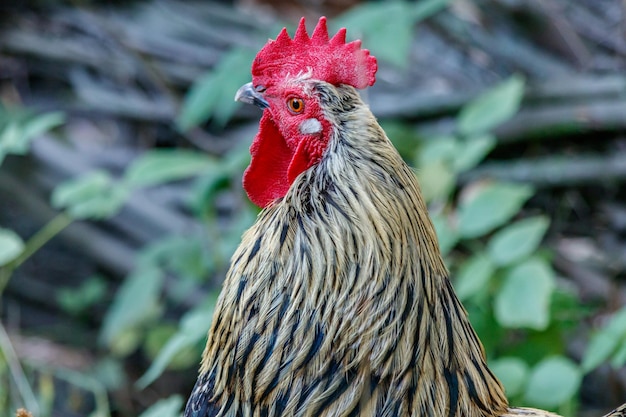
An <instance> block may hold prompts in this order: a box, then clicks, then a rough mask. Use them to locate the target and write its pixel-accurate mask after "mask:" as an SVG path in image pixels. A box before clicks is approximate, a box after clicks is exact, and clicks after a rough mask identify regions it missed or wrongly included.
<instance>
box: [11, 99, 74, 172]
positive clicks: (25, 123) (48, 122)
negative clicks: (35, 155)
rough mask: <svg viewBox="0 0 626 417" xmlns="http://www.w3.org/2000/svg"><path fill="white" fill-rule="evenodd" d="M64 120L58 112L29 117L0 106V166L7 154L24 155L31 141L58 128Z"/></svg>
mask: <svg viewBox="0 0 626 417" xmlns="http://www.w3.org/2000/svg"><path fill="white" fill-rule="evenodd" d="M64 120H65V116H64V115H63V113H59V112H55V113H44V114H38V115H31V114H30V113H29V112H26V111H23V110H22V111H16V110H14V111H8V110H6V109H5V108H3V107H2V106H0V165H2V161H3V160H4V158H5V157H6V156H7V155H9V154H14V155H24V154H26V153H27V152H28V150H29V149H30V143H31V141H32V140H33V139H35V138H36V137H37V136H39V135H41V134H43V133H45V132H47V131H49V130H51V129H53V128H55V127H57V126H60V125H61V124H62V123H63V122H64Z"/></svg>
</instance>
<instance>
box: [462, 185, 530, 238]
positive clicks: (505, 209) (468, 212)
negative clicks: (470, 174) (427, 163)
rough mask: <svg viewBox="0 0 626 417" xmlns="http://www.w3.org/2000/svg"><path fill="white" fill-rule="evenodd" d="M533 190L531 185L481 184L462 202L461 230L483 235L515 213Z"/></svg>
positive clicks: (471, 235)
mask: <svg viewBox="0 0 626 417" xmlns="http://www.w3.org/2000/svg"><path fill="white" fill-rule="evenodd" d="M532 194H533V189H532V188H531V187H530V186H528V185H521V184H513V183H504V182H494V183H489V184H486V185H484V186H482V187H481V188H480V189H479V190H477V191H476V192H475V193H474V194H473V195H472V196H471V198H468V199H466V200H464V201H461V203H460V205H459V233H460V234H461V236H462V237H465V238H474V237H478V236H482V235H484V234H486V233H488V232H490V231H491V230H493V229H495V228H496V227H498V226H501V225H502V224H504V223H506V222H507V221H508V220H509V219H511V217H513V216H514V215H515V214H517V212H518V211H519V210H520V208H521V207H522V206H523V205H524V203H525V202H526V200H528V199H529V198H530V197H531V196H532Z"/></svg>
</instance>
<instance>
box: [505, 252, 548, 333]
mask: <svg viewBox="0 0 626 417" xmlns="http://www.w3.org/2000/svg"><path fill="white" fill-rule="evenodd" d="M553 290H554V273H553V272H552V269H551V268H550V266H549V265H547V264H546V263H545V262H544V261H543V260H540V259H536V258H531V259H528V260H526V261H524V262H523V263H521V264H519V265H516V266H514V267H512V268H510V269H509V270H508V271H507V273H506V274H505V277H504V283H503V285H502V287H501V288H500V290H499V291H498V293H497V294H496V298H495V306H494V313H495V316H496V319H497V320H498V323H500V325H502V326H504V327H510V328H519V327H527V328H531V329H535V330H544V329H546V328H547V327H548V325H549V324H550V297H551V295H552V291H553Z"/></svg>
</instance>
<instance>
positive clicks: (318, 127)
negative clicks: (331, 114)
mask: <svg viewBox="0 0 626 417" xmlns="http://www.w3.org/2000/svg"><path fill="white" fill-rule="evenodd" d="M321 131H322V124H321V123H320V121H319V120H317V119H315V118H311V119H306V120H305V121H304V122H302V123H300V133H302V134H303V135H312V134H314V133H320V132H321Z"/></svg>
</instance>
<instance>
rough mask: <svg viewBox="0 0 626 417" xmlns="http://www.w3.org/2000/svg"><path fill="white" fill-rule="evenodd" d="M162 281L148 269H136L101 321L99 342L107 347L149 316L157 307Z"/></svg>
mask: <svg viewBox="0 0 626 417" xmlns="http://www.w3.org/2000/svg"><path fill="white" fill-rule="evenodd" d="M163 281H164V276H163V273H162V272H161V271H160V270H159V269H158V268H155V267H153V266H150V265H144V266H140V267H139V268H138V269H137V270H136V271H135V272H134V273H133V274H132V275H130V276H128V277H127V278H126V280H125V281H124V283H123V284H122V286H121V287H120V288H119V290H118V291H117V293H116V295H115V299H114V300H113V304H112V305H111V307H110V308H109V309H108V311H107V314H106V316H105V317H104V323H103V325H102V331H101V334H100V340H101V341H102V342H103V343H105V344H107V345H111V344H112V343H113V341H114V339H115V338H116V337H117V336H118V335H120V334H122V332H124V331H125V330H128V329H132V328H134V327H135V326H137V325H138V324H140V323H141V322H142V321H143V320H145V319H146V318H147V317H149V316H150V315H152V314H153V313H154V311H155V309H156V307H157V305H158V299H159V293H160V292H161V288H162V286H163Z"/></svg>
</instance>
